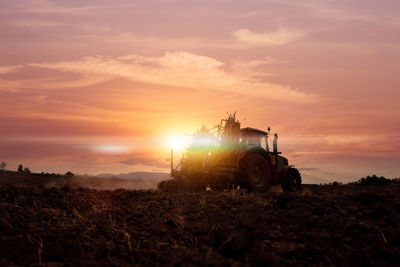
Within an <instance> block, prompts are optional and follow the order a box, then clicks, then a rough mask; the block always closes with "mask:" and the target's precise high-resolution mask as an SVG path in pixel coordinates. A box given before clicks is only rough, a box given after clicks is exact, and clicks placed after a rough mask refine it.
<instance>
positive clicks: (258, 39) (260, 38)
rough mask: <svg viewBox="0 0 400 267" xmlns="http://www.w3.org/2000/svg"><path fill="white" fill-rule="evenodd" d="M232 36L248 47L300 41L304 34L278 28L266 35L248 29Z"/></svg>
mask: <svg viewBox="0 0 400 267" xmlns="http://www.w3.org/2000/svg"><path fill="white" fill-rule="evenodd" d="M233 36H234V37H235V38H236V39H238V40H239V41H242V42H245V43H248V44H250V45H257V46H279V45H284V44H287V43H290V42H293V41H295V40H297V39H300V38H301V37H303V36H304V33H301V32H297V31H291V30H287V29H285V28H280V29H279V30H278V31H276V32H268V33H259V32H252V31H250V30H248V29H240V30H237V31H235V32H233Z"/></svg>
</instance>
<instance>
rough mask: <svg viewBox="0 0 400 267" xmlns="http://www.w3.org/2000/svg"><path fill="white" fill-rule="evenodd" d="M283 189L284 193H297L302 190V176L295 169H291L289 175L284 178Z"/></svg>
mask: <svg viewBox="0 0 400 267" xmlns="http://www.w3.org/2000/svg"><path fill="white" fill-rule="evenodd" d="M282 189H283V190H284V191H291V192H297V191H300V190H301V175H300V172H299V171H298V170H297V169H295V168H289V170H288V172H287V175H285V177H283V180H282Z"/></svg>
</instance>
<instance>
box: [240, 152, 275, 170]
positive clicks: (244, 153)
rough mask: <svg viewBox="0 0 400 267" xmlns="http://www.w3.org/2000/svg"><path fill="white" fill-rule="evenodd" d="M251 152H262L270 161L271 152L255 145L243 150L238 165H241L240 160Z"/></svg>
mask: <svg viewBox="0 0 400 267" xmlns="http://www.w3.org/2000/svg"><path fill="white" fill-rule="evenodd" d="M250 154H261V155H262V156H263V157H264V158H265V159H266V160H267V161H268V162H269V163H270V158H269V154H268V153H267V152H266V151H265V150H264V149H262V148H261V147H253V148H251V149H249V150H246V151H244V152H242V153H241V154H240V155H239V159H238V162H237V165H238V167H239V165H240V162H241V161H242V160H243V159H244V158H245V157H247V156H248V155H250Z"/></svg>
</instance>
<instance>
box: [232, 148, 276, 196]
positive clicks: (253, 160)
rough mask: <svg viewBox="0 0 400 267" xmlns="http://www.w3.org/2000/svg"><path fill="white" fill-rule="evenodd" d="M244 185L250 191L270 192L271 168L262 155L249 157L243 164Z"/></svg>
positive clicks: (242, 177)
mask: <svg viewBox="0 0 400 267" xmlns="http://www.w3.org/2000/svg"><path fill="white" fill-rule="evenodd" d="M240 169H241V180H242V183H244V184H245V185H246V187H247V188H248V189H250V190H255V191H268V189H269V188H270V186H271V167H270V165H269V163H268V161H267V160H266V159H265V158H264V157H263V156H262V155H260V154H251V155H248V156H247V157H246V158H245V159H244V160H243V161H242V164H241V168H240Z"/></svg>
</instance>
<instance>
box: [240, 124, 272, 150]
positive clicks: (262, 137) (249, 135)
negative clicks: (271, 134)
mask: <svg viewBox="0 0 400 267" xmlns="http://www.w3.org/2000/svg"><path fill="white" fill-rule="evenodd" d="M240 133H241V138H240V141H241V144H243V145H245V146H252V147H254V146H257V147H261V148H263V149H264V150H266V151H269V146H268V133H267V132H264V131H261V130H258V129H254V128H250V127H247V128H242V129H240Z"/></svg>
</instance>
